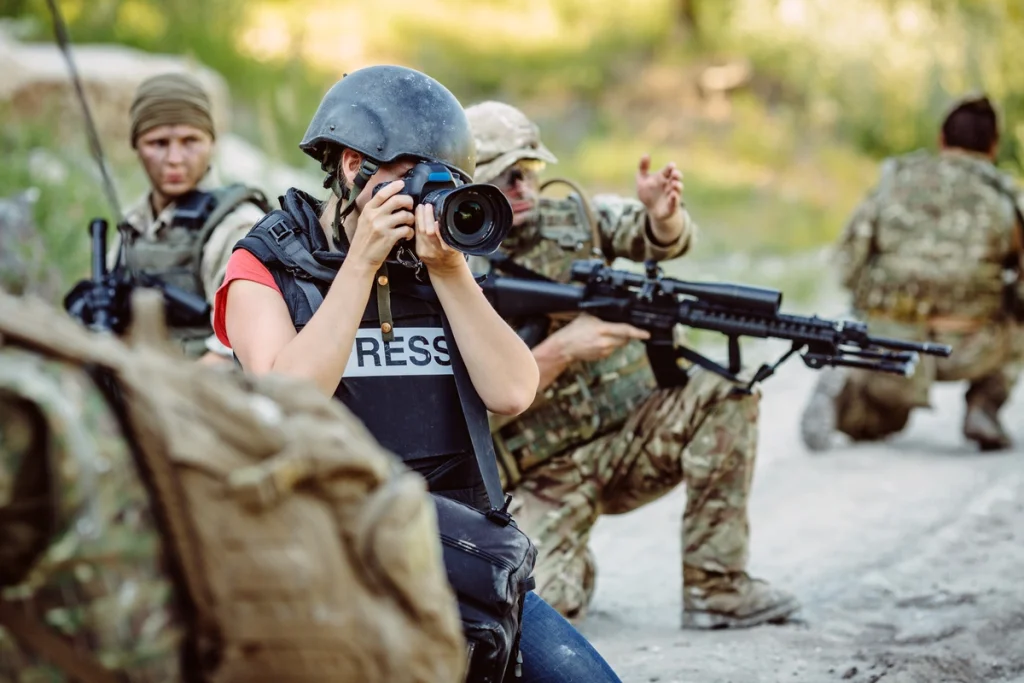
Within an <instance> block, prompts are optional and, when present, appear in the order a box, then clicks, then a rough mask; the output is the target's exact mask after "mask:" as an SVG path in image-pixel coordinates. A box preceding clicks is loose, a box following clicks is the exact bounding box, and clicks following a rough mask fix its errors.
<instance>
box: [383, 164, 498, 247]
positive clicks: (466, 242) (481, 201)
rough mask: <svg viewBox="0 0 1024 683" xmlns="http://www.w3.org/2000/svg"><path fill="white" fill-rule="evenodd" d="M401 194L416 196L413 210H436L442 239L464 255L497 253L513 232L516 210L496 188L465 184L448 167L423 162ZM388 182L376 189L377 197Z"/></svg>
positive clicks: (408, 177) (407, 177)
mask: <svg viewBox="0 0 1024 683" xmlns="http://www.w3.org/2000/svg"><path fill="white" fill-rule="evenodd" d="M402 180H404V181H405V187H403V188H402V191H401V192H399V194H407V195H409V196H410V197H412V200H413V208H415V207H416V206H418V205H420V204H430V205H431V206H433V207H434V217H435V218H436V219H437V222H438V225H439V226H440V228H441V239H443V240H444V241H445V243H447V244H448V246H450V247H452V248H453V249H457V250H459V251H461V252H463V253H464V254H472V255H475V256H486V255H487V254H491V253H494V252H495V251H496V250H497V249H498V247H499V246H500V245H501V241H502V240H503V239H505V237H506V235H508V231H509V230H511V229H512V207H511V206H510V205H509V203H508V200H507V199H505V195H503V194H502V193H501V190H499V189H498V188H497V187H495V186H494V185H487V184H483V183H475V184H469V185H465V184H463V183H462V182H461V181H460V180H459V179H457V178H456V177H455V176H454V175H452V172H451V171H449V170H448V168H447V167H446V166H445V165H444V164H431V163H419V164H416V165H415V166H413V167H412V168H411V169H409V172H408V173H406V174H405V175H404V176H403V177H402ZM385 185H387V183H380V184H379V185H377V186H376V187H374V188H373V194H377V193H378V192H379V191H380V189H381V188H382V187H384V186H385Z"/></svg>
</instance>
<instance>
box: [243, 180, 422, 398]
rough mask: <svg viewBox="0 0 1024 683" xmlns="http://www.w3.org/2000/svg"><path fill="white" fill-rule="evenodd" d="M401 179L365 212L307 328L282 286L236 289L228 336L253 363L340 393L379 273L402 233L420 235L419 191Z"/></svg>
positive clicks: (249, 365) (247, 363)
mask: <svg viewBox="0 0 1024 683" xmlns="http://www.w3.org/2000/svg"><path fill="white" fill-rule="evenodd" d="M403 187H404V183H402V182H401V181H398V182H393V183H390V184H388V186H387V187H385V188H384V189H382V190H381V191H380V192H378V193H377V194H376V195H375V196H374V197H373V198H372V199H370V201H369V202H367V204H366V206H365V207H364V208H363V210H362V212H361V213H360V216H359V227H358V229H357V230H356V231H355V235H354V236H353V238H352V242H351V247H350V249H349V252H348V257H347V258H346V259H345V261H344V263H343V265H342V266H341V268H340V269H339V270H338V275H337V276H336V277H335V278H334V282H333V283H332V284H331V288H330V289H329V290H328V292H327V295H326V296H325V297H324V302H323V304H321V306H320V308H319V309H318V310H317V311H316V313H314V314H313V317H312V318H311V319H310V321H309V322H308V323H307V324H306V326H305V327H303V328H302V331H301V332H299V333H296V332H295V326H294V324H293V322H292V319H291V315H290V314H289V313H288V309H287V306H286V305H285V303H284V299H283V298H282V297H281V294H280V292H276V291H274V290H272V289H270V288H269V287H265V286H263V285H260V284H257V283H255V282H247V281H242V282H235V283H233V284H232V286H231V288H230V289H229V290H228V305H227V313H226V319H225V323H226V327H227V332H228V338H229V339H230V340H231V344H232V347H233V348H234V351H235V354H236V355H237V356H238V359H239V360H240V361H241V362H242V365H243V367H245V368H246V370H248V371H250V372H254V373H266V372H279V373H281V374H285V375H289V376H292V377H299V378H304V379H311V380H313V381H314V382H315V383H316V385H317V386H318V387H319V388H320V390H321V391H323V392H324V393H325V394H327V395H328V396H330V395H333V394H334V391H335V389H337V387H338V383H339V382H340V381H341V377H342V375H343V374H344V372H345V366H346V365H347V364H348V359H349V355H350V354H351V353H352V345H353V344H354V342H355V337H356V331H357V330H358V329H359V323H360V322H361V320H362V317H363V313H364V311H365V310H366V302H367V301H368V300H369V298H370V290H371V288H372V286H373V276H374V274H375V273H376V271H377V268H378V267H380V264H381V263H382V262H383V261H384V259H385V258H386V257H387V254H388V252H389V251H390V250H391V248H392V247H393V246H394V244H395V243H396V242H397V241H398V240H400V239H408V238H410V237H412V236H413V229H412V227H410V225H409V223H411V222H412V218H413V216H412V213H411V212H410V211H409V209H410V208H411V205H412V198H411V197H409V196H408V195H398V192H399V191H401V189H402V188H403Z"/></svg>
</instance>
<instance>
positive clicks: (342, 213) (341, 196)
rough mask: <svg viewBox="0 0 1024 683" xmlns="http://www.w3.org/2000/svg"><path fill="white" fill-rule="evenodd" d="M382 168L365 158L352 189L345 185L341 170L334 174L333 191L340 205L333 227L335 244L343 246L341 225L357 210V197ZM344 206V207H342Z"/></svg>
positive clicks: (337, 207) (337, 208) (336, 210)
mask: <svg viewBox="0 0 1024 683" xmlns="http://www.w3.org/2000/svg"><path fill="white" fill-rule="evenodd" d="M379 168H380V164H378V163H377V162H376V161H372V160H370V159H367V158H365V157H364V158H363V163H361V164H360V165H359V173H357V174H356V177H355V180H353V182H352V187H349V186H348V185H346V184H345V182H344V180H343V176H342V174H341V169H340V168H339V169H338V172H337V173H335V174H334V177H333V178H332V179H331V190H332V191H333V192H334V194H335V195H337V197H338V203H337V204H336V205H335V209H334V223H333V225H332V228H333V232H334V243H335V244H341V243H342V241H341V233H342V230H341V224H342V221H344V220H345V218H347V217H348V215H349V214H350V213H352V210H353V209H355V208H356V197H358V196H359V193H360V192H362V191H363V188H364V187H366V183H367V182H369V180H370V178H371V177H372V176H373V174H374V173H376V172H377V169H379ZM342 204H344V206H342Z"/></svg>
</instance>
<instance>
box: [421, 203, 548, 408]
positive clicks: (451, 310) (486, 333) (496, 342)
mask: <svg viewBox="0 0 1024 683" xmlns="http://www.w3.org/2000/svg"><path fill="white" fill-rule="evenodd" d="M416 252H417V254H418V255H419V257H420V259H421V260H422V261H423V262H424V263H425V264H426V265H427V269H428V271H429V273H430V281H431V284H433V286H434V291H435V292H436V293H437V298H438V300H439V301H440V302H441V307H442V308H443V309H444V312H445V315H446V316H447V317H448V322H449V323H450V324H451V328H452V334H453V335H454V336H455V341H456V343H457V344H458V345H459V352H460V353H461V354H462V358H463V360H464V361H465V362H466V369H467V370H468V371H469V377H470V379H471V380H472V381H473V386H474V388H476V390H477V393H479V394H480V398H482V399H483V402H484V405H485V406H487V409H488V410H490V411H491V412H492V413H497V414H499V415H518V414H519V413H521V412H523V411H524V410H526V409H527V408H529V407H530V404H531V403H533V399H534V397H535V396H536V395H537V380H538V370H537V363H536V362H535V361H534V359H533V355H532V354H531V353H530V349H529V348H528V347H527V346H526V344H525V343H523V340H522V339H520V338H519V335H517V334H516V333H515V331H514V330H513V329H512V328H511V327H509V326H508V325H507V324H506V323H505V321H504V320H502V319H501V316H499V315H498V313H497V311H495V310H494V308H493V307H492V306H491V303H490V302H489V301H488V300H487V298H486V297H485V296H484V293H483V290H481V289H480V285H478V284H477V282H476V280H475V279H474V278H473V274H472V273H471V272H470V270H469V265H468V264H467V263H466V260H465V258H464V257H463V256H462V254H460V253H458V252H457V251H455V250H454V249H452V248H451V247H449V246H448V245H446V244H444V242H443V241H442V240H441V238H440V236H439V235H438V230H437V224H436V223H435V222H434V217H433V209H432V207H431V206H430V205H429V204H426V205H420V206H418V207H416Z"/></svg>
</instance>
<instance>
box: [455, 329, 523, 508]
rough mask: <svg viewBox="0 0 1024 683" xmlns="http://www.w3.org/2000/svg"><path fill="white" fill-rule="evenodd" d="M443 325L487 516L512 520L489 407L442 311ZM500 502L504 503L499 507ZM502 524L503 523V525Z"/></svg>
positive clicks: (509, 498)
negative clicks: (485, 500) (503, 484)
mask: <svg viewBox="0 0 1024 683" xmlns="http://www.w3.org/2000/svg"><path fill="white" fill-rule="evenodd" d="M441 326H442V327H443V328H444V334H445V337H447V339H448V355H449V356H450V357H451V362H452V374H454V375H455V388H456V390H457V391H458V394H459V404H460V405H461V406H462V415H463V418H464V419H465V420H466V427H467V429H468V430H469V440H470V443H471V444H472V445H473V453H474V454H475V456H476V464H477V467H478V468H479V469H480V476H481V477H482V478H483V480H484V488H485V489H486V490H487V501H488V503H489V504H490V506H491V511H490V512H489V513H488V515H487V516H488V517H489V518H491V519H492V521H495V522H498V523H501V522H504V524H507V523H508V522H507V521H506V520H505V518H507V519H508V520H511V517H509V516H508V504H509V501H510V500H511V496H509V497H508V498H505V494H504V492H503V491H502V489H501V475H499V474H498V456H497V455H496V454H495V452H494V440H493V439H492V438H491V428H490V424H489V423H488V421H487V407H486V406H484V401H483V399H482V398H480V394H479V393H478V392H477V390H476V389H475V388H474V387H473V381H472V379H470V377H469V370H468V369H467V368H466V362H465V361H464V360H462V354H461V353H459V345H458V344H456V343H455V335H454V334H453V333H452V327H451V323H449V322H448V316H446V315H445V314H444V312H442V313H441ZM499 505H500V506H501V507H500V508H499ZM504 524H503V525H504Z"/></svg>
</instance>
